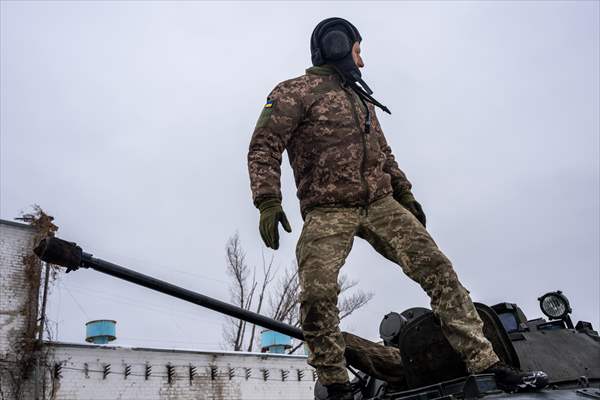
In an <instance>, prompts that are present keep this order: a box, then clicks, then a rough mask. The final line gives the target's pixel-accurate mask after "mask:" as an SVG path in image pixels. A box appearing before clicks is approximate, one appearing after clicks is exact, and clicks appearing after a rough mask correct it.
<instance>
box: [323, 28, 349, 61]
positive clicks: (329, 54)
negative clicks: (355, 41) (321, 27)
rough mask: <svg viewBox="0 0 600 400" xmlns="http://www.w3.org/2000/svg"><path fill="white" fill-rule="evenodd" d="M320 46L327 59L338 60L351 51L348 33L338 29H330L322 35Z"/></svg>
mask: <svg viewBox="0 0 600 400" xmlns="http://www.w3.org/2000/svg"><path fill="white" fill-rule="evenodd" d="M321 48H322V49H323V52H324V53H325V54H324V56H325V58H326V59H328V60H339V59H341V58H343V57H345V56H347V55H348V53H350V52H351V51H352V44H351V43H350V38H349V37H348V34H346V33H345V32H343V31H340V30H337V29H336V30H331V31H329V32H327V33H326V34H325V35H323V38H322V39H321Z"/></svg>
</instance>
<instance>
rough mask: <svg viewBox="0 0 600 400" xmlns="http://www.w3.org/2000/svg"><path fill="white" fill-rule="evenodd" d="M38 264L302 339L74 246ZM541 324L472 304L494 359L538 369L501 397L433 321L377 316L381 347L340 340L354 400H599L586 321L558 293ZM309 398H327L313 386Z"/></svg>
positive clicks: (47, 249)
mask: <svg viewBox="0 0 600 400" xmlns="http://www.w3.org/2000/svg"><path fill="white" fill-rule="evenodd" d="M34 251H35V253H36V254H37V255H38V257H40V258H41V259H42V260H43V261H46V262H48V263H51V264H55V265H60V266H63V267H66V268H67V272H69V271H71V270H76V269H78V268H91V269H94V270H96V271H99V272H102V273H105V274H108V275H112V276H114V277H116V278H119V279H123V280H126V281H129V282H132V283H135V284H138V285H141V286H144V287H147V288H150V289H153V290H156V291H159V292H162V293H165V294H168V295H170V296H174V297H177V298H179V299H182V300H186V301H189V302H192V303H194V304H197V305H201V306H204V307H207V308H210V309H212V310H215V311H217V312H221V313H224V314H227V315H229V316H232V317H235V318H239V319H242V320H245V321H247V322H249V323H253V324H257V325H259V326H262V327H264V328H267V329H271V330H274V331H278V332H281V333H283V334H286V335H289V336H291V337H294V338H296V339H299V340H303V339H304V338H303V335H302V331H301V330H300V329H298V328H296V327H293V326H290V325H287V324H285V323H282V322H280V321H275V320H273V319H270V318H267V317H265V316H263V315H260V314H257V313H253V312H250V311H247V310H243V309H241V308H238V307H236V306H233V305H231V304H228V303H225V302H222V301H219V300H216V299H213V298H210V297H208V296H204V295H202V294H199V293H195V292H192V291H190V290H186V289H183V288H181V287H177V286H175V285H172V284H170V283H167V282H164V281H161V280H158V279H155V278H152V277H149V276H146V275H143V274H140V273H138V272H135V271H133V270H131V269H127V268H124V267H121V266H119V265H116V264H112V263H110V262H107V261H104V260H101V259H99V258H95V257H93V256H92V255H91V254H89V253H86V252H83V250H82V249H81V248H80V247H79V246H77V245H76V244H75V243H72V242H67V241H65V240H62V239H58V238H55V237H49V238H46V239H44V240H42V241H41V242H40V243H39V245H38V246H37V247H36V249H35V250H34ZM538 300H539V302H540V308H541V311H542V313H543V314H544V315H545V317H546V318H536V319H528V318H527V317H526V316H525V315H524V313H523V312H522V310H521V309H520V308H519V306H518V305H517V304H514V303H509V302H506V303H500V304H495V305H492V306H487V305H484V304H480V303H476V304H475V306H476V308H477V311H478V312H479V315H480V317H481V319H482V321H483V323H484V334H485V336H486V337H487V338H488V339H489V340H490V342H491V343H492V345H493V347H494V350H495V351H496V354H498V356H499V357H500V358H501V360H502V361H504V362H505V363H506V364H509V365H511V366H513V367H515V368H522V369H526V370H541V371H544V372H546V373H547V374H548V377H549V381H550V385H549V386H548V387H547V388H545V389H544V390H542V391H537V392H527V390H528V388H527V387H526V386H525V387H523V388H522V389H523V390H522V391H520V392H518V393H505V392H503V391H501V390H499V388H498V387H497V385H496V381H495V379H494V376H493V375H490V374H481V375H469V374H468V372H467V370H466V368H465V364H464V363H463V361H462V360H461V359H460V357H459V356H458V354H457V353H455V352H454V350H453V349H452V348H451V347H450V345H449V344H448V342H447V340H446V339H445V338H444V336H443V334H442V331H441V329H440V326H439V322H438V320H437V319H436V318H435V316H434V315H433V313H432V312H431V311H430V310H428V309H425V308H409V309H406V310H404V311H402V312H400V313H396V312H391V313H389V314H387V315H385V316H384V317H383V320H382V321H381V324H380V327H379V332H380V336H381V339H382V341H383V344H376V343H373V342H369V341H367V340H365V339H362V338H358V337H356V336H354V335H351V334H349V333H344V335H345V338H346V339H347V340H346V345H347V349H346V359H347V360H348V363H349V365H348V370H349V371H350V372H351V373H352V374H353V375H354V379H353V381H352V386H353V391H354V399H355V400H378V399H379V400H437V399H440V400H442V399H443V400H451V399H455V398H458V399H463V398H464V399H470V398H479V397H486V398H489V399H490V400H492V399H500V398H502V399H504V398H514V399H515V400H535V399H539V400H545V399H557V400H571V399H572V400H575V399H582V398H583V397H588V398H592V399H600V336H598V332H596V331H595V330H594V329H593V327H592V325H591V324H590V323H589V322H585V321H579V322H577V323H576V324H575V325H574V324H573V322H572V321H571V318H570V313H571V312H572V309H571V306H570V304H569V301H568V299H567V297H566V296H565V295H564V294H563V293H562V292H560V291H554V292H549V293H546V294H544V295H543V296H541V297H540V298H539V299H538ZM315 399H317V400H325V399H327V390H326V388H325V387H324V386H323V385H320V384H319V383H318V382H317V384H316V385H315Z"/></svg>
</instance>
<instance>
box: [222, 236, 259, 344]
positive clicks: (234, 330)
mask: <svg viewBox="0 0 600 400" xmlns="http://www.w3.org/2000/svg"><path fill="white" fill-rule="evenodd" d="M225 252H226V255H227V256H226V261H227V274H228V275H229V276H230V277H231V278H232V284H231V287H230V293H231V300H232V301H233V303H234V304H235V305H237V306H239V307H240V308H243V309H249V308H250V306H251V304H252V297H253V295H254V290H255V288H256V280H255V279H254V278H255V274H253V275H252V280H249V277H250V272H251V271H250V267H248V264H246V252H245V251H244V249H243V248H242V244H241V242H240V236H239V234H238V233H237V232H236V233H235V235H233V236H232V237H230V238H229V240H228V241H227V246H226V247H225ZM228 321H229V323H228V324H227V325H226V326H225V327H224V332H223V334H224V336H225V340H226V342H227V344H228V345H230V346H231V347H232V348H233V350H234V351H240V350H242V346H243V343H244V333H245V330H246V324H245V321H242V320H237V319H235V318H228Z"/></svg>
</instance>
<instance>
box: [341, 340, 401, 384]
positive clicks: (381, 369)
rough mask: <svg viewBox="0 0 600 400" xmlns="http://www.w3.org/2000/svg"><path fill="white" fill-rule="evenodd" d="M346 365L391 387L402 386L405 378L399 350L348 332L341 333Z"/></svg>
mask: <svg viewBox="0 0 600 400" xmlns="http://www.w3.org/2000/svg"><path fill="white" fill-rule="evenodd" d="M342 337H343V338H344V343H345V344H346V349H345V351H344V357H345V358H346V362H347V363H348V365H350V366H352V367H355V368H357V369H359V370H360V371H362V372H364V373H365V374H367V375H369V376H372V377H374V378H377V379H381V380H382V381H386V382H387V383H388V384H389V385H391V386H404V385H405V384H406V377H405V376H404V367H403V366H402V359H401V358H400V349H398V348H397V347H392V346H383V345H381V344H377V343H373V342H371V341H370V340H366V339H363V338H361V337H359V336H356V335H353V334H351V333H348V332H342Z"/></svg>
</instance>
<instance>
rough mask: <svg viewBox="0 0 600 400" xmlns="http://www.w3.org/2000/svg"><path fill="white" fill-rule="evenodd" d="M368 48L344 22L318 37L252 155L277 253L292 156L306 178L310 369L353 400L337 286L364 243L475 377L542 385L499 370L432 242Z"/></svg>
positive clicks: (260, 203) (318, 31)
mask: <svg viewBox="0 0 600 400" xmlns="http://www.w3.org/2000/svg"><path fill="white" fill-rule="evenodd" d="M361 40H362V38H361V36H360V34H359V32H358V30H357V29H356V28H355V27H354V26H353V25H352V24H351V23H350V22H348V21H346V20H344V19H341V18H328V19H326V20H324V21H322V22H321V23H319V24H318V25H317V27H316V28H315V30H314V31H313V34H312V37H311V53H312V63H313V67H311V68H308V69H307V70H306V74H304V75H302V76H300V77H297V78H293V79H290V80H287V81H284V82H281V83H280V84H278V85H277V86H276V87H275V88H274V89H273V91H272V92H271V93H270V94H269V96H268V98H267V102H266V104H265V106H264V108H263V111H262V113H261V115H260V117H259V119H258V122H257V124H256V128H255V130H254V134H253V136H252V140H251V142H250V149H249V153H248V169H249V173H250V182H251V188H252V194H253V200H254V204H255V205H256V207H257V208H258V209H259V210H260V234H261V236H262V238H263V240H264V242H265V244H266V245H267V246H268V247H270V248H272V249H277V248H278V247H279V232H278V225H279V223H281V225H282V226H283V229H285V230H286V231H287V232H291V227H290V224H289V222H288V220H287V218H286V216H285V213H284V212H283V209H282V207H281V191H280V165H281V157H282V153H283V151H284V150H287V152H288V156H289V160H290V164H291V166H292V169H293V171H294V177H295V181H296V186H297V189H298V192H297V195H298V198H299V199H300V207H301V212H302V217H303V218H304V226H303V228H302V234H301V235H300V239H299V241H298V244H297V249H296V256H297V260H298V268H299V270H298V273H299V279H300V285H301V294H300V319H301V325H302V331H303V332H304V337H305V340H306V343H307V345H308V347H309V349H310V355H309V359H308V362H309V364H310V365H312V366H313V367H314V368H316V370H317V374H318V377H319V381H320V382H321V383H323V384H324V385H325V386H326V387H327V389H328V393H329V396H330V398H331V399H352V398H353V397H352V394H351V390H350V384H349V382H348V374H347V371H346V368H345V359H344V348H345V343H344V338H343V336H342V334H341V332H340V330H339V326H338V325H339V318H338V309H337V300H338V294H339V291H340V288H339V286H338V281H337V278H338V272H339V270H340V268H341V267H342V265H343V264H344V261H345V259H346V257H347V255H348V253H349V252H350V249H351V248H352V243H353V240H354V237H355V236H358V237H360V238H362V239H364V240H366V241H368V242H369V243H370V244H371V245H372V246H373V247H374V248H375V250H376V251H378V252H379V253H380V254H381V255H383V256H384V257H386V258H387V259H389V260H391V261H393V262H395V263H397V264H398V265H400V266H401V267H402V269H403V271H404V273H405V274H406V275H408V276H409V277H410V278H411V279H413V280H414V281H416V282H417V283H419V284H420V285H421V287H422V288H423V289H424V290H425V291H426V292H427V294H428V295H429V297H430V298H431V308H432V310H433V312H434V313H435V315H436V316H437V317H438V318H439V320H440V322H441V327H442V331H443V332H444V335H445V336H446V338H447V339H448V342H449V343H450V344H451V346H452V347H453V348H454V349H455V350H456V351H457V352H458V353H459V354H461V356H462V357H463V358H464V360H465V363H466V365H467V367H468V369H469V371H470V372H472V373H495V374H496V378H497V381H498V383H499V384H500V385H503V387H505V388H508V389H511V388H516V387H517V385H520V384H522V383H523V382H524V380H527V379H529V380H531V379H533V378H535V376H537V375H535V376H534V375H532V374H528V373H521V372H518V371H516V370H513V369H511V368H510V367H508V366H506V365H504V364H503V363H501V362H500V361H499V359H498V357H497V356H496V354H495V353H494V351H493V349H492V346H491V344H490V342H489V341H488V340H487V339H486V338H485V337H484V336H483V333H482V322H481V320H480V319H479V316H478V314H477V312H476V310H475V307H474V306H473V303H472V301H471V299H470V297H469V292H468V291H467V290H466V289H465V288H464V287H463V286H462V285H461V283H460V282H459V280H458V278H457V276H456V273H455V271H454V269H453V267H452V264H451V263H450V261H449V260H448V259H447V258H446V256H444V254H443V253H442V252H441V251H440V249H438V247H437V245H436V244H435V242H434V241H433V239H432V238H431V237H430V236H429V234H428V233H427V231H426V229H425V223H426V218H425V213H424V212H423V209H422V208H421V205H420V204H419V203H418V202H417V201H416V200H415V198H414V196H413V194H412V193H411V184H410V182H409V181H408V179H407V178H406V176H405V174H404V173H403V172H402V171H401V170H400V168H399V167H398V164H397V162H396V160H395V158H394V155H393V154H392V151H391V149H390V146H389V145H388V144H387V142H386V139H385V137H384V135H383V132H382V129H381V126H380V124H379V121H378V120H377V116H376V115H375V107H378V108H380V109H382V110H383V111H385V112H387V113H389V110H388V109H387V108H386V107H385V106H383V105H382V104H381V103H379V102H378V101H377V100H375V99H374V98H373V97H372V96H371V95H372V93H373V92H372V91H371V90H370V88H369V87H368V86H367V85H366V83H365V82H364V81H363V80H362V78H361V73H360V71H359V68H362V67H363V66H364V62H363V60H362V58H361V55H360V42H361ZM359 84H360V86H359ZM542 380H543V379H538V381H539V382H538V383H539V385H543V382H541V381H542Z"/></svg>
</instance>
